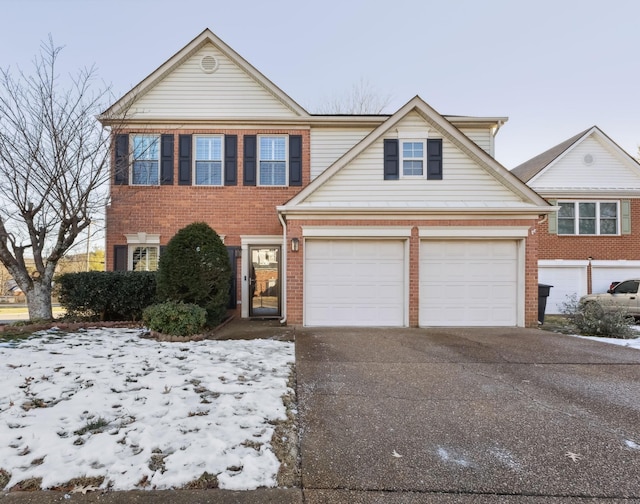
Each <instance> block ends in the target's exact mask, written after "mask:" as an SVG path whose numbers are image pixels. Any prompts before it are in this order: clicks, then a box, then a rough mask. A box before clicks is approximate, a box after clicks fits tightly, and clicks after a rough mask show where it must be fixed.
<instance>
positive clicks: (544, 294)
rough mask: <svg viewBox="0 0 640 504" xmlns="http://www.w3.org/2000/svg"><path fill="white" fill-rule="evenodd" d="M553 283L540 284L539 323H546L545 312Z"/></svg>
mask: <svg viewBox="0 0 640 504" xmlns="http://www.w3.org/2000/svg"><path fill="white" fill-rule="evenodd" d="M551 287H553V285H547V284H538V323H540V324H544V312H545V310H546V309H547V298H548V297H549V291H550V290H551Z"/></svg>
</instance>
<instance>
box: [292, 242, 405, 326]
mask: <svg viewBox="0 0 640 504" xmlns="http://www.w3.org/2000/svg"><path fill="white" fill-rule="evenodd" d="M304 249H305V288H304V299H305V308H304V310H305V313H304V320H305V325H307V326H387V327H389V326H396V327H398V326H404V325H405V317H406V312H407V310H406V304H405V297H406V286H405V285H406V283H405V277H406V269H405V256H406V254H405V242H404V241H402V240H351V239H335V240H330V239H327V240H321V239H316V240H306V242H305V247H304Z"/></svg>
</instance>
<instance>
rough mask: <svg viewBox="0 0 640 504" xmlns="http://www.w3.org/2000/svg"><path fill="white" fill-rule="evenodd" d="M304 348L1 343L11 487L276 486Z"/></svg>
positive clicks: (76, 339) (0, 437) (105, 333)
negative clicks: (295, 370)
mask: <svg viewBox="0 0 640 504" xmlns="http://www.w3.org/2000/svg"><path fill="white" fill-rule="evenodd" d="M293 363H294V347H293V343H288V342H281V341H272V340H251V341H200V342H189V343H160V342H157V341H155V340H149V339H143V338H140V337H139V336H138V331H136V330H131V329H90V330H86V331H79V332H76V333H72V334H64V333H60V332H56V331H55V330H54V331H46V332H42V333H38V334H37V335H34V337H32V338H30V339H28V340H20V341H14V342H0V384H2V391H1V392H0V469H3V470H4V471H7V472H9V473H11V480H10V481H9V483H8V484H7V485H6V487H5V488H6V489H9V488H11V487H12V486H14V485H15V484H16V483H18V482H20V481H25V480H27V479H28V478H42V484H41V486H42V488H43V489H46V488H51V487H55V486H58V485H61V484H62V483H66V482H69V481H70V480H71V479H72V478H78V477H83V476H86V477H94V476H104V477H105V481H104V482H103V484H102V487H103V488H106V487H109V488H111V489H113V490H126V489H134V488H149V489H153V488H156V489H166V488H178V487H181V486H183V485H185V484H186V483H188V482H190V481H193V480H196V479H197V478H199V477H200V476H201V475H202V474H203V473H204V472H207V473H209V474H214V475H218V481H219V485H220V488H226V489H233V490H241V489H254V488H257V487H261V486H266V487H273V486H276V474H277V471H278V467H279V462H278V459H277V458H276V456H275V455H274V453H273V451H272V450H271V445H270V440H271V437H272V434H273V432H274V425H273V423H274V422H276V421H278V420H284V419H285V418H286V410H285V407H284V405H283V401H282V396H283V395H284V394H286V393H287V392H288V391H289V389H288V387H287V381H288V378H289V376H290V373H291V366H292V365H293Z"/></svg>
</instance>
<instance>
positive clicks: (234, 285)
mask: <svg viewBox="0 0 640 504" xmlns="http://www.w3.org/2000/svg"><path fill="white" fill-rule="evenodd" d="M227 254H229V263H230V264H231V285H229V304H228V305H227V308H229V309H230V310H235V309H236V308H237V304H238V295H237V292H238V261H237V260H236V258H237V257H240V247H227Z"/></svg>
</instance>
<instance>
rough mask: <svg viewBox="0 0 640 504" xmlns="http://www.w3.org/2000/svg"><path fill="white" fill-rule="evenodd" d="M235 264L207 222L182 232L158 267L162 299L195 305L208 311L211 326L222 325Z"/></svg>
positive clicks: (165, 253) (161, 258)
mask: <svg viewBox="0 0 640 504" xmlns="http://www.w3.org/2000/svg"><path fill="white" fill-rule="evenodd" d="M230 283H231V264H230V263H229V255H228V253H227V249H226V247H225V246H224V244H223V243H222V240H221V239H220V237H219V236H218V234H217V233H216V232H215V231H214V230H213V229H211V228H210V227H209V226H208V225H207V224H205V223H204V222H196V223H193V224H190V225H188V226H187V227H185V228H182V229H181V230H180V231H178V232H177V233H176V234H175V236H174V237H173V238H171V240H170V241H169V243H168V244H167V247H166V249H165V250H164V252H163V254H162V255H161V256H160V263H159V265H158V298H159V299H160V300H161V301H177V302H183V303H193V304H196V305H198V306H201V307H202V308H204V309H205V310H206V311H207V324H208V325H209V326H211V327H213V326H216V325H218V324H219V323H220V322H221V321H222V320H223V319H224V317H225V315H226V313H227V304H228V303H229V286H230Z"/></svg>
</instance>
